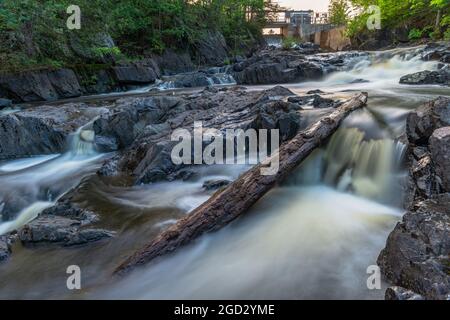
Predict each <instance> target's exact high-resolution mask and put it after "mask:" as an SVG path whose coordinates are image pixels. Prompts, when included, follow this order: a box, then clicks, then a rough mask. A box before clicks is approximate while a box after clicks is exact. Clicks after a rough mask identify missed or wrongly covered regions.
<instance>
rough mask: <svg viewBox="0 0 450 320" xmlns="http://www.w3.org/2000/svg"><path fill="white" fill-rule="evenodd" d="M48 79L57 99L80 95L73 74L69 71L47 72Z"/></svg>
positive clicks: (76, 80) (79, 89)
mask: <svg viewBox="0 0 450 320" xmlns="http://www.w3.org/2000/svg"><path fill="white" fill-rule="evenodd" d="M48 79H49V80H50V83H51V85H52V86H53V88H54V90H55V91H56V93H57V94H58V99H65V98H74V97H79V96H81V94H82V90H81V87H80V84H79V83H78V78H77V76H76V75H75V72H73V70H70V69H59V70H56V71H50V72H48Z"/></svg>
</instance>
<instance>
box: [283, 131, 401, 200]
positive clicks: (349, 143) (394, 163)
mask: <svg viewBox="0 0 450 320" xmlns="http://www.w3.org/2000/svg"><path fill="white" fill-rule="evenodd" d="M404 152H405V146H404V145H403V144H402V143H400V142H397V141H393V140H390V139H378V140H374V139H371V140H365V133H364V132H362V131H360V130H359V129H356V128H351V129H348V128H344V129H340V130H338V131H337V132H336V133H335V134H334V135H333V137H332V138H331V139H330V141H329V143H328V145H327V146H326V148H325V149H322V150H317V151H315V152H314V153H313V154H311V156H310V157H309V158H308V159H307V160H306V161H305V162H304V163H303V164H302V165H300V166H299V168H298V169H297V170H296V172H295V174H294V176H293V177H291V178H290V179H289V180H288V181H287V184H290V185H292V184H294V185H320V184H326V185H329V186H333V187H335V188H336V189H337V190H339V191H342V192H351V193H354V194H355V195H358V196H362V197H364V198H368V199H371V200H376V201H380V202H384V203H390V204H393V203H398V201H399V199H398V193H396V192H395V191H396V190H397V189H398V188H400V183H399V181H400V179H399V177H401V176H402V171H401V163H402V159H403V155H404ZM400 194H401V192H400Z"/></svg>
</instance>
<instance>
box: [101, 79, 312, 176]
mask: <svg viewBox="0 0 450 320" xmlns="http://www.w3.org/2000/svg"><path fill="white" fill-rule="evenodd" d="M274 95H275V97H276V96H278V95H289V96H290V95H293V93H292V92H291V91H290V90H287V89H286V88H282V87H276V88H273V89H270V90H266V91H263V92H261V91H259V92H258V91H246V90H245V89H243V88H240V87H236V88H232V89H227V90H209V89H208V90H203V91H202V92H200V93H195V94H184V95H180V96H178V97H174V99H178V102H177V103H176V104H175V105H173V106H171V107H167V108H162V109H156V110H153V111H152V112H151V115H155V114H156V115H158V116H157V117H156V118H153V119H152V121H149V122H147V124H146V126H145V127H144V129H143V130H142V131H141V132H140V134H139V135H138V136H137V137H136V139H135V140H134V142H133V143H132V144H131V145H129V146H128V147H126V149H124V152H123V154H121V155H118V156H116V157H113V158H112V159H110V160H108V161H106V163H105V165H104V166H103V168H101V169H100V170H99V174H101V175H121V174H124V175H130V176H132V177H133V178H134V179H135V183H137V184H140V183H151V182H156V181H160V180H171V179H178V178H181V179H184V178H183V176H182V175H179V174H178V173H179V172H180V170H188V168H185V167H184V166H183V165H175V164H174V163H173V161H172V159H171V152H172V149H173V146H174V145H175V144H177V143H178V141H171V139H170V137H171V134H172V132H173V130H175V129H178V128H184V129H187V130H188V131H189V132H192V129H193V122H194V121H202V122H203V128H204V129H206V128H215V129H217V130H220V131H222V132H224V131H225V130H226V129H243V130H247V129H249V128H253V129H274V128H279V129H280V138H281V139H282V140H283V141H284V140H286V139H289V138H290V137H292V136H293V135H294V134H295V133H296V132H297V130H299V129H301V128H302V127H304V126H305V123H304V121H303V118H302V117H301V114H300V112H301V110H302V108H301V106H300V105H298V104H294V103H290V102H285V101H282V100H272V99H270V98H271V97H274ZM141 99H142V98H141ZM147 99H149V98H147ZM125 101H126V103H125ZM123 102H124V105H127V106H128V107H129V106H130V105H132V104H133V103H130V99H126V100H124V101H123ZM158 110H160V111H163V112H160V111H158ZM137 118H139V119H141V118H142V116H141V117H136V119H137ZM117 121H118V120H117ZM111 127H112V128H114V127H115V126H111ZM108 130H112V129H108ZM128 131H131V130H128ZM107 136H109V135H107ZM207 144H208V142H204V146H206V145H207Z"/></svg>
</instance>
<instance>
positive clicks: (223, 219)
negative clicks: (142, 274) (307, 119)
mask: <svg viewBox="0 0 450 320" xmlns="http://www.w3.org/2000/svg"><path fill="white" fill-rule="evenodd" d="M367 96H368V95H367V93H361V94H358V95H356V96H354V97H353V98H351V99H350V100H348V101H347V102H345V103H344V104H342V105H341V106H340V107H338V108H336V110H335V111H333V112H332V113H331V114H329V115H327V116H325V117H323V118H321V119H320V120H319V121H317V122H315V123H314V124H312V125H310V126H309V127H308V128H307V129H305V130H303V131H301V132H299V133H298V134H297V135H296V136H295V137H294V138H292V139H291V140H289V141H288V142H286V143H284V144H283V145H281V147H280V149H279V152H278V153H277V154H275V155H273V156H278V157H279V170H278V172H277V173H276V174H274V175H262V174H261V171H260V169H261V168H264V167H268V166H269V165H270V160H271V159H270V158H269V159H267V160H266V161H264V162H263V163H261V164H259V165H257V166H254V167H253V168H252V169H250V170H249V171H247V172H245V173H244V174H242V175H241V176H240V177H239V178H238V179H237V180H236V181H234V182H233V183H232V184H230V185H229V186H228V187H227V188H225V189H224V190H223V191H220V192H216V193H215V194H214V195H213V196H212V197H211V198H210V199H209V200H208V201H206V202H205V203H203V204H202V205H201V206H199V207H198V208H196V209H195V210H194V211H193V212H192V213H190V214H189V215H188V216H186V217H185V218H183V219H181V220H179V221H178V222H177V223H176V224H174V225H173V226H171V227H170V228H168V229H167V230H166V231H164V232H163V233H161V234H160V235H159V236H157V237H156V238H155V239H153V240H152V241H151V242H150V243H149V244H147V245H146V246H144V247H143V248H142V249H141V250H139V251H137V252H136V253H135V254H134V255H132V256H130V257H129V258H128V259H126V260H125V261H124V262H123V263H122V264H121V265H120V266H119V267H117V269H116V270H115V271H114V273H115V274H124V273H126V272H128V271H130V270H131V269H132V268H134V267H136V266H138V265H143V264H145V263H148V262H149V261H151V260H152V259H155V258H157V257H159V256H162V255H165V254H167V253H170V252H173V251H175V250H176V249H177V248H178V247H180V246H183V245H185V244H187V243H188V242H190V241H192V240H193V239H195V238H197V237H198V236H200V235H202V234H204V233H207V232H211V231H214V230H217V229H219V228H221V227H223V226H225V225H227V224H228V223H230V222H231V221H233V220H234V219H236V218H237V217H239V216H240V215H241V214H243V213H245V212H246V211H247V210H248V209H249V208H250V207H251V206H252V205H253V204H255V203H256V201H258V200H259V199H260V198H261V197H262V196H264V195H265V194H266V193H267V192H268V191H269V190H270V189H271V188H272V187H274V186H275V185H276V184H277V183H278V182H280V181H282V180H283V179H284V178H285V177H286V175H287V174H289V173H290V172H291V171H292V170H293V169H295V168H296V167H297V166H298V165H299V164H300V163H301V162H302V161H303V160H304V159H306V157H307V156H308V155H310V154H311V152H312V151H313V150H314V149H316V148H317V147H319V146H320V145H321V144H322V143H323V142H325V141H326V139H327V138H328V137H330V136H331V135H332V134H333V133H334V132H335V131H336V130H337V129H338V128H339V125H340V123H341V122H342V120H343V119H344V118H346V117H347V116H348V115H349V114H350V113H351V112H352V111H354V110H357V109H359V108H361V107H363V106H364V105H365V104H366V102H367Z"/></svg>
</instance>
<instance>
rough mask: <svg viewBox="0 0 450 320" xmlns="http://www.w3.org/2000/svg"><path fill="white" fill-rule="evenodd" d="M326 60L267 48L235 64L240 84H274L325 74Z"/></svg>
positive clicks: (234, 72) (236, 77)
mask: <svg viewBox="0 0 450 320" xmlns="http://www.w3.org/2000/svg"><path fill="white" fill-rule="evenodd" d="M325 64H327V62H326V59H324V60H313V59H308V58H306V56H305V55H303V54H301V53H300V52H297V51H295V50H292V51H282V50H274V51H270V50H265V51H262V52H259V53H257V54H255V55H254V56H252V57H251V58H249V59H247V60H245V61H243V62H240V63H236V64H235V65H233V77H234V79H235V80H236V82H237V83H238V84H272V83H289V82H297V81H303V80H306V79H317V78H320V77H321V76H323V75H324V70H325V69H324V65H325Z"/></svg>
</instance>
